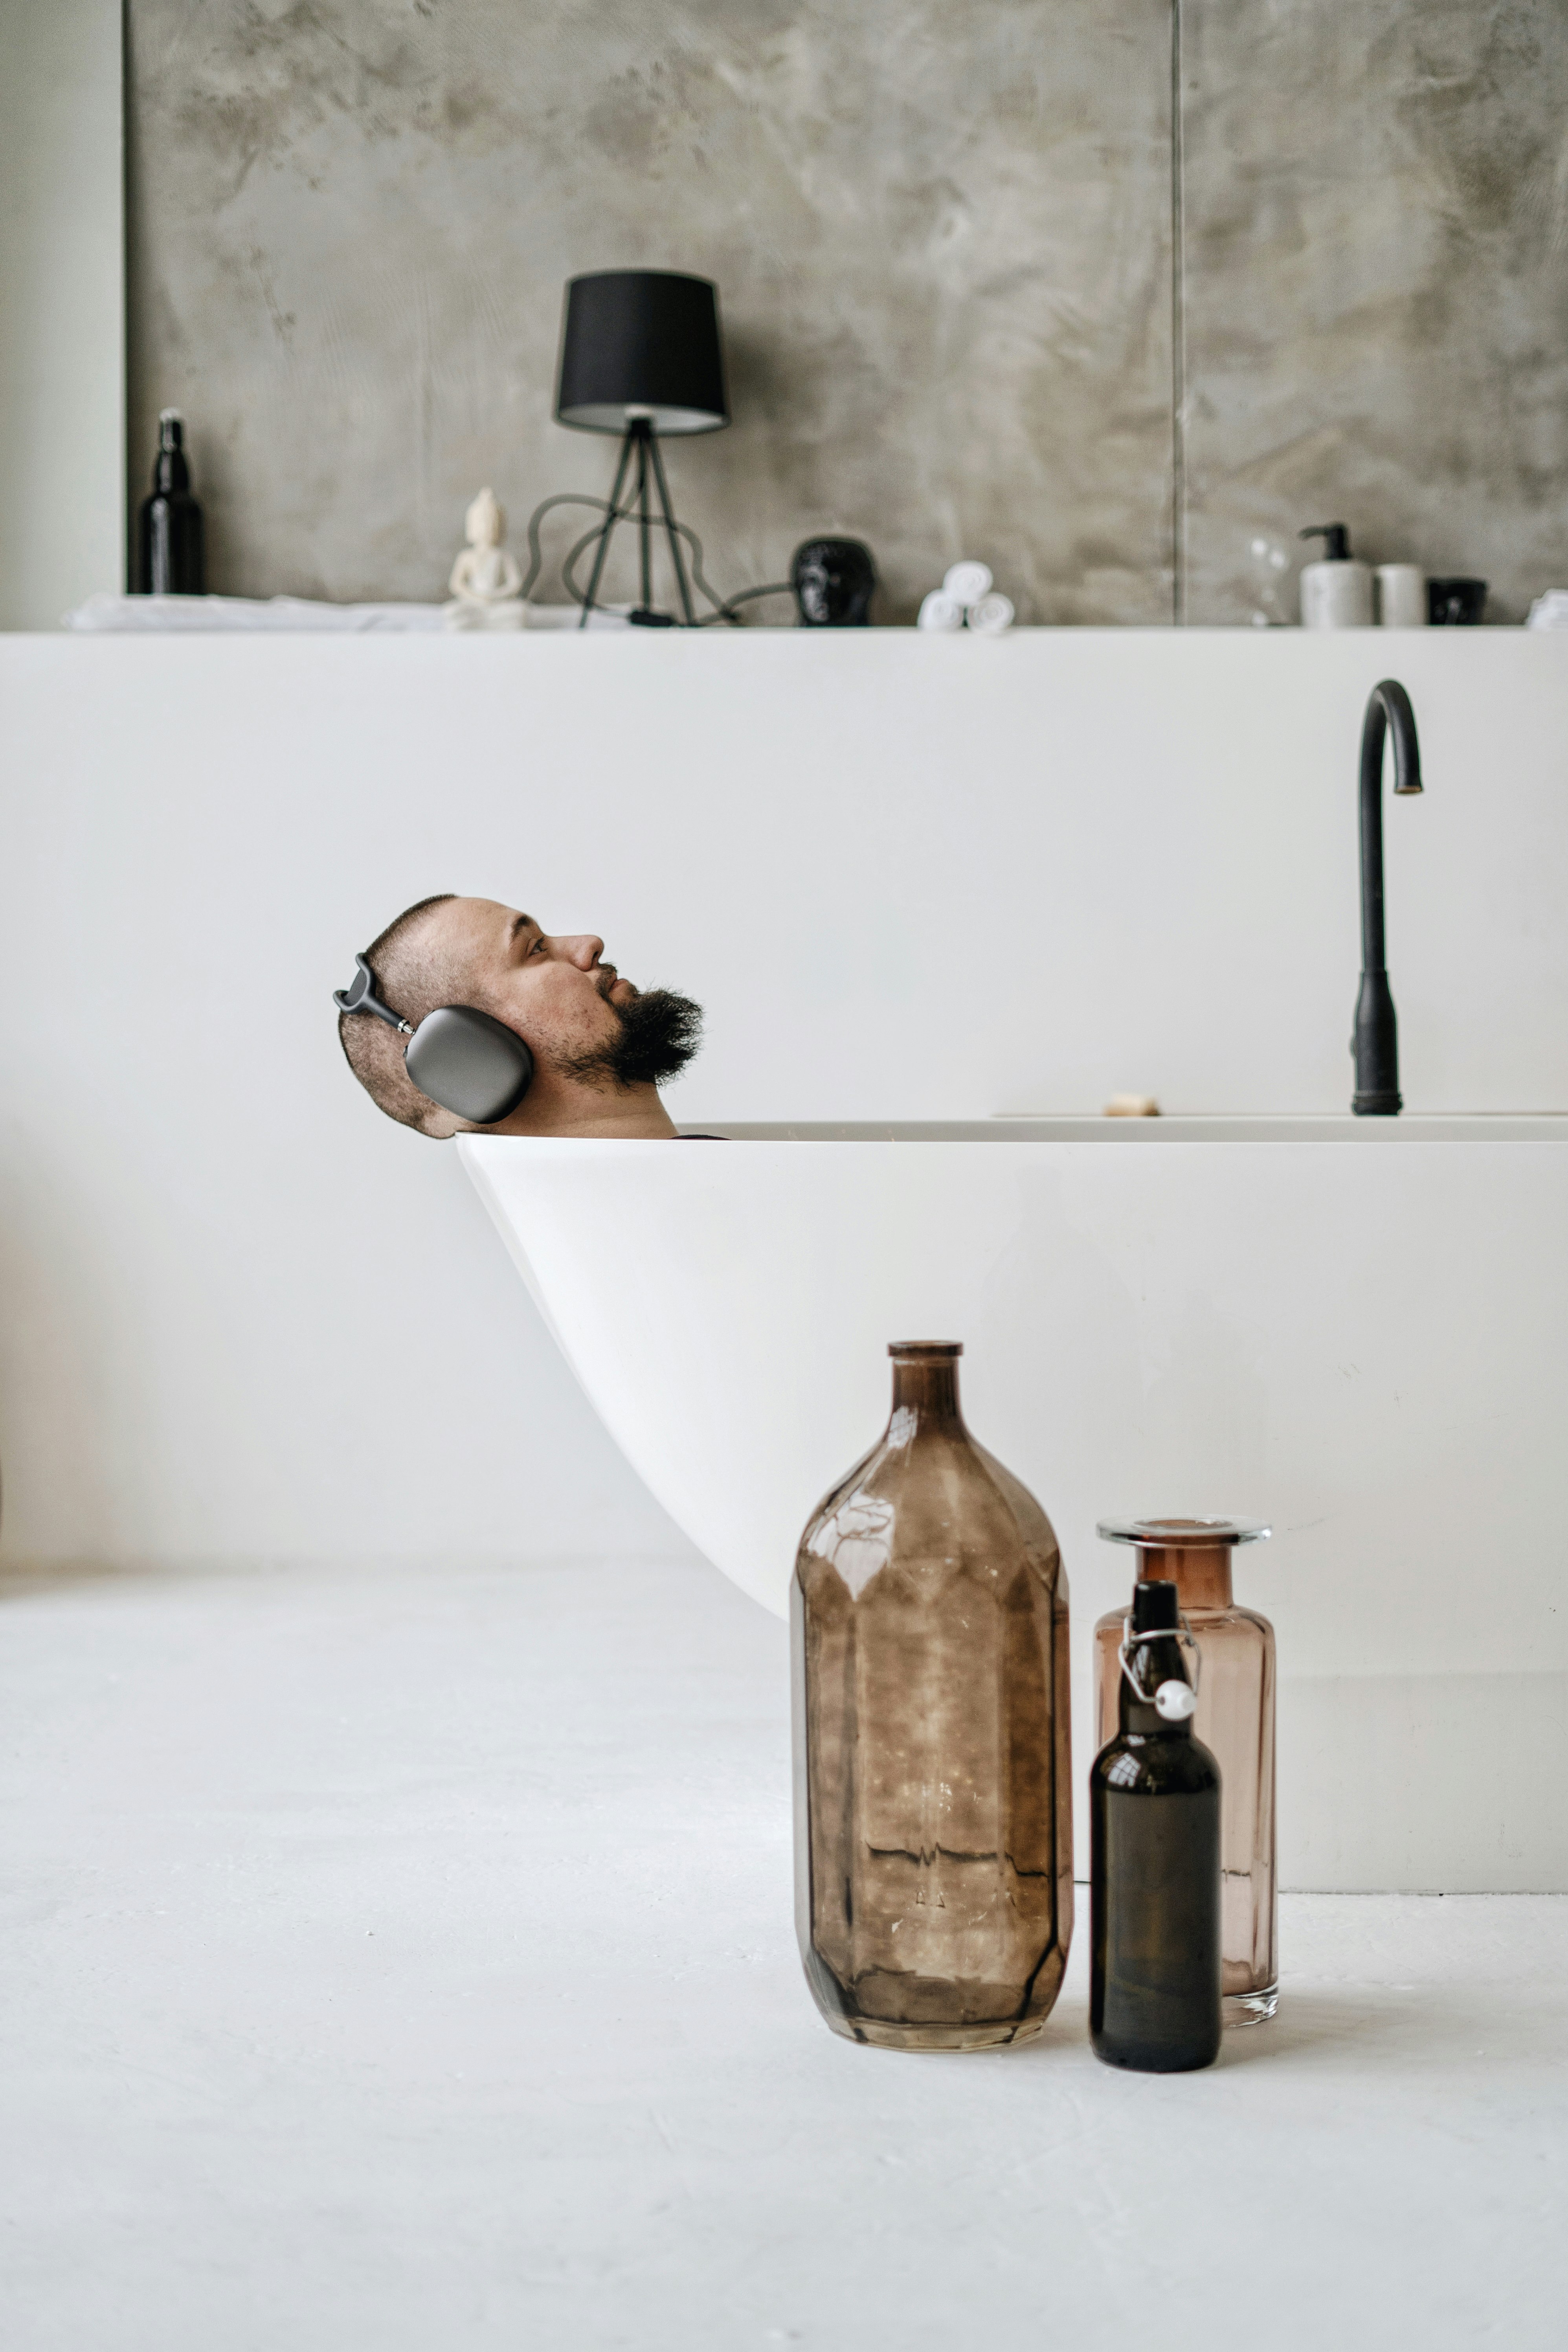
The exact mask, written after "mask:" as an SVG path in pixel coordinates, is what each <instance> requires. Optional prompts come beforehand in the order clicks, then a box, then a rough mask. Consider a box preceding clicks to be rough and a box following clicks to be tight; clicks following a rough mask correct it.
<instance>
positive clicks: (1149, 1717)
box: [1116, 1633, 1192, 1739]
mask: <svg viewBox="0 0 1568 2352" xmlns="http://www.w3.org/2000/svg"><path fill="white" fill-rule="evenodd" d="M1129 1674H1130V1675H1132V1677H1133V1683H1135V1684H1136V1685H1137V1688H1136V1690H1134V1688H1133V1683H1129V1682H1128V1680H1127V1675H1129ZM1191 1680H1192V1676H1191V1675H1189V1673H1188V1672H1187V1665H1186V1659H1185V1658H1184V1656H1183V1655H1182V1647H1181V1643H1179V1642H1178V1641H1177V1640H1176V1636H1175V1634H1174V1633H1145V1635H1143V1636H1142V1638H1141V1639H1140V1640H1138V1641H1136V1642H1134V1643H1133V1645H1132V1647H1131V1648H1130V1649H1129V1650H1128V1652H1127V1666H1126V1672H1125V1673H1124V1672H1122V1671H1121V1669H1120V1668H1118V1670H1117V1676H1116V1722H1117V1727H1118V1728H1119V1729H1120V1730H1122V1731H1128V1732H1132V1733H1133V1734H1134V1737H1136V1738H1144V1739H1188V1738H1191V1736H1192V1726H1191V1724H1190V1722H1187V1723H1167V1722H1166V1719H1165V1717H1164V1716H1163V1715H1162V1714H1161V1713H1160V1711H1159V1709H1158V1707H1156V1706H1155V1692H1156V1691H1157V1690H1158V1688H1159V1686H1160V1685H1161V1684H1162V1683H1167V1682H1182V1683H1186V1682H1190V1681H1191Z"/></svg>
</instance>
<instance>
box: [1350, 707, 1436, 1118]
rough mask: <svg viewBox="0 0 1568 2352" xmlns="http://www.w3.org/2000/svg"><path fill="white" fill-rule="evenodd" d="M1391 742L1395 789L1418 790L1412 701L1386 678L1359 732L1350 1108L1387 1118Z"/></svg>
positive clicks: (1394, 1030)
mask: <svg viewBox="0 0 1568 2352" xmlns="http://www.w3.org/2000/svg"><path fill="white" fill-rule="evenodd" d="M1391 730H1392V733H1393V736H1394V789H1395V791H1396V793H1418V792H1419V791H1420V790H1421V789H1422V786H1421V746H1420V743H1419V742H1418V740H1417V739H1416V714H1415V712H1414V711H1413V710H1412V709H1411V708H1410V697H1409V696H1408V695H1407V694H1406V691H1405V688H1403V687H1402V686H1401V685H1400V683H1399V681H1398V679H1397V678H1393V677H1385V678H1384V679H1382V680H1381V681H1380V683H1379V684H1378V685H1376V686H1375V687H1374V688H1373V689H1372V693H1371V695H1370V696H1369V698H1368V699H1367V705H1366V717H1365V719H1364V721H1363V724H1362V730H1361V992H1360V994H1359V995H1358V997H1357V998H1356V1001H1355V1034H1354V1037H1353V1038H1352V1039H1351V1046H1350V1050H1351V1052H1352V1053H1353V1054H1354V1056H1355V1093H1354V1096H1353V1097H1351V1108H1352V1109H1353V1110H1354V1111H1355V1112H1357V1113H1358V1114H1360V1115H1361V1116H1363V1117H1365V1116H1367V1115H1369V1114H1370V1115H1373V1116H1383V1117H1388V1116H1390V1115H1392V1114H1393V1113H1394V1112H1396V1111H1397V1110H1398V1109H1399V1108H1401V1104H1402V1101H1403V1097H1402V1096H1401V1095H1400V1092H1399V1030H1398V1024H1397V1022H1396V1019H1395V1013H1394V998H1393V995H1392V994H1391V992H1390V991H1389V986H1388V973H1387V971H1386V970H1385V964H1384V953H1385V950H1384V938H1383V746H1384V742H1385V738H1386V737H1387V735H1388V734H1389V732H1390V731H1391Z"/></svg>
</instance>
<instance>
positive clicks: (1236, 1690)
mask: <svg viewBox="0 0 1568 2352" xmlns="http://www.w3.org/2000/svg"><path fill="white" fill-rule="evenodd" d="M1100 1533H1101V1535H1102V1536H1103V1537H1104V1538H1105V1539H1106V1541H1107V1542H1108V1543H1126V1544H1133V1545H1135V1546H1136V1548H1137V1556H1138V1578H1139V1580H1140V1582H1142V1583H1151V1582H1153V1583H1164V1582H1168V1583H1172V1584H1174V1585H1175V1586H1176V1595H1177V1599H1178V1601H1179V1603H1180V1607H1181V1612H1182V1615H1183V1617H1184V1618H1185V1620H1186V1622H1187V1624H1188V1625H1189V1626H1190V1627H1191V1629H1192V1632H1193V1634H1194V1636H1195V1637H1196V1639H1197V1645H1198V1649H1199V1652H1200V1653H1201V1654H1202V1658H1203V1672H1202V1675H1201V1676H1200V1677H1199V1680H1198V1686H1197V1714H1196V1716H1195V1717H1194V1718H1193V1734H1194V1737H1195V1738H1197V1739H1199V1740H1201V1741H1202V1743H1203V1745H1204V1746H1205V1747H1206V1748H1210V1749H1212V1751H1213V1753H1214V1755H1215V1757H1216V1758H1217V1759H1218V1764H1219V1771H1220V1778H1221V1782H1222V1785H1223V1789H1224V1798H1223V1802H1222V1805H1221V1808H1220V1839H1221V1854H1220V1861H1221V1881H1220V1885H1221V1905H1222V1917H1221V1927H1220V1937H1221V1952H1222V1956H1223V1975H1222V1983H1223V1990H1224V1995H1225V2001H1224V2009H1225V2021H1226V2023H1227V2025H1256V2024H1260V2023H1261V2022H1262V2021H1263V2020H1265V2019H1266V2018H1270V2017H1272V2016H1273V2014H1274V2011H1275V2010H1276V2009H1277V2008H1278V2007H1279V2002H1280V1982H1279V1978H1280V1968H1279V1921H1278V1898H1277V1895H1276V1887H1275V1864H1274V1629H1273V1627H1272V1626H1271V1625H1270V1622H1269V1620H1268V1619H1267V1617H1260V1616H1259V1614H1258V1612H1256V1610H1252V1609H1243V1608H1240V1607H1239V1605H1238V1603H1237V1602H1236V1601H1235V1600H1234V1599H1233V1598H1232V1596H1231V1590H1230V1556H1231V1553H1232V1552H1233V1551H1234V1549H1235V1548H1236V1546H1237V1545H1238V1544H1242V1543H1252V1542H1255V1541H1256V1540H1258V1539H1259V1538H1261V1537H1264V1536H1267V1534H1268V1533H1269V1530H1268V1528H1266V1527H1261V1526H1260V1525H1259V1524H1258V1522H1257V1521H1256V1520H1252V1519H1176V1518H1173V1519H1103V1520H1102V1521H1101V1523H1100ZM1125 1622H1126V1612H1125V1610H1122V1609H1116V1610H1113V1611H1112V1612H1111V1614H1110V1615H1109V1616H1107V1617H1102V1618H1101V1620H1100V1622H1099V1623H1098V1624H1097V1625H1096V1626H1095V1628H1094V1686H1095V1728H1096V1734H1097V1738H1098V1739H1099V1741H1100V1742H1101V1744H1102V1745H1103V1743H1104V1742H1105V1741H1106V1740H1108V1739H1110V1738H1113V1737H1114V1735H1115V1731H1116V1724H1117V1708H1118V1703H1119V1696H1120V1692H1121V1688H1122V1676H1121V1669H1120V1667H1119V1665H1118V1663H1117V1653H1118V1650H1119V1648H1120V1644H1121V1641H1122V1633H1123V1628H1124V1624H1125Z"/></svg>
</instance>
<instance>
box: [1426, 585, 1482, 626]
mask: <svg viewBox="0 0 1568 2352" xmlns="http://www.w3.org/2000/svg"><path fill="white" fill-rule="evenodd" d="M1486 603H1487V583H1486V582H1485V581H1484V580H1428V581H1427V620H1428V621H1429V622H1430V623H1431V625H1432V626H1433V628H1435V629H1475V628H1479V626H1480V618H1481V614H1483V613H1484V612H1485V610H1486Z"/></svg>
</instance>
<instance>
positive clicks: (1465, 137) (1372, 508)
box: [130, 0, 1568, 623]
mask: <svg viewBox="0 0 1568 2352" xmlns="http://www.w3.org/2000/svg"><path fill="white" fill-rule="evenodd" d="M130 23H131V139H132V147H131V194H132V205H131V324H132V337H131V446H132V449H133V451H134V452H135V453H136V455H135V463H136V467H137V470H138V471H140V469H141V466H142V465H143V463H144V462H145V461H146V458H147V455H148V452H149V451H150V449H151V445H152V425H153V420H154V418H155V415H156V412H157V410H158V408H159V407H160V406H161V405H162V404H165V403H171V402H172V403H175V404H181V405H183V406H184V407H185V408H186V409H187V410H188V412H189V413H190V416H191V419H192V425H193V445H194V450H195V456H196V460H197V466H198V470H199V476H200V483H201V487H202V488H203V489H204V493H205V496H206V499H207V503H208V509H209V516H210V522H211V527H212V548H213V574H214V585H215V586H217V587H220V588H224V589H228V590H232V591H236V592H242V593H273V592H277V591H283V590H287V591H293V592H296V593H308V594H311V593H313V594H318V595H329V596H338V597H344V596H357V595H394V596H412V597H428V596H432V595H434V594H436V593H440V591H441V587H442V583H443V581H444V574H445V572H446V570H447V568H448V566H449V564H450V562H451V559H452V555H453V553H454V551H455V547H456V545H457V544H458V541H459V539H460V528H459V526H460V519H461V515H462V510H463V507H464V505H465V501H466V499H467V498H468V497H469V496H470V495H471V493H472V492H473V490H474V489H475V488H477V486H478V485H479V483H480V482H482V481H486V480H488V481H490V482H492V483H493V484H494V486H495V488H497V492H498V493H499V494H500V496H501V497H502V499H504V500H505V501H506V503H507V505H508V507H509V508H510V509H511V512H512V515H513V518H514V526H515V529H516V530H517V532H518V533H519V535H520V527H521V523H522V520H523V518H524V517H525V516H526V514H527V512H528V509H529V508H530V507H531V506H532V505H533V504H534V502H535V501H536V500H537V499H539V498H541V497H543V496H545V495H546V494H548V493H549V492H551V491H555V490H560V489H569V488H580V489H585V490H590V491H594V490H597V491H601V492H602V490H603V489H604V488H606V487H607V484H608V477H609V463H610V450H609V446H608V445H606V444H605V443H603V442H601V441H597V440H593V439H590V438H588V437H586V436H578V435H573V434H569V433H566V432H563V431H562V430H561V429H560V428H559V427H557V426H556V425H554V424H553V423H552V421H551V419H550V413H549V412H550V394H551V384H552V375H553V369H554V362H555V350H556V337H557V331H558V322H559V305H560V289H561V284H562V281H563V280H564V279H565V278H567V277H568V276H569V275H570V274H572V273H573V272H576V271H579V270H583V269H592V268H606V267H613V266H618V265H619V266H635V265H645V266H664V267H674V268H688V269H693V270H696V271H699V272H702V273H704V274H706V275H710V276H712V277H714V278H716V280H717V281H718V283H719V285H720V288H721V289H722V294H723V299H724V307H725V318H726V325H727V336H728V343H729V352H730V361H731V369H732V376H733V396H734V405H735V411H736V416H737V423H736V425H735V426H734V428H733V429H732V430H731V431H730V432H729V433H727V434H725V435H723V436H717V437H716V438H715V439H713V440H711V441H706V442H702V443H699V444H696V445H695V446H686V447H685V448H682V449H678V450H676V451H675V452H674V454H673V458H672V474H673V477H674V488H675V490H676V494H677V497H678V499H679V502H680V504H681V506H682V508H683V509H684V511H685V513H686V515H687V517H688V518H689V520H691V521H693V522H694V523H695V525H696V527H697V528H698V530H700V531H701V532H702V534H703V536H704V538H705V539H706V541H707V544H708V548H709V553H710V558H711V562H710V571H711V573H712V576H713V577H714V579H715V581H716V583H717V584H718V585H719V586H720V587H721V588H722V589H724V590H726V591H732V590H734V589H736V588H737V587H739V586H741V585H742V584H745V583H754V582H758V581H762V580H768V579H776V578H778V577H779V573H780V572H781V570H783V569H784V568H786V566H787V563H788V558H789V552H790V551H791V549H792V547H793V546H794V545H795V543H796V542H797V541H799V540H800V538H801V537H803V536H804V535H806V534H807V533H808V532H811V531H816V530H826V529H841V530H849V531H853V532H856V533H860V534H863V535H864V536H865V537H866V538H868V539H869V540H870V541H871V542H872V544H873V547H874V548H875V549H876V551H877V553H878V555H879V557H880V559H881V562H882V565H883V573H884V577H885V579H886V582H887V593H886V596H885V598H884V602H883V617H884V618H907V617H908V616H909V614H911V612H912V611H913V609H914V606H915V602H916V601H917V599H918V596H919V594H920V593H921V592H922V590H923V589H924V588H925V587H926V586H928V585H929V584H930V583H932V581H933V580H934V578H936V576H937V575H938V574H939V573H940V572H941V571H942V569H943V567H944V565H945V564H946V562H948V561H950V560H951V559H952V558H953V557H954V556H956V555H957V554H959V553H978V554H982V555H984V556H985V557H987V559H988V561H990V562H992V564H993V565H994V567H995V569H996V571H997V572H998V577H999V579H1000V581H1001V583H1002V584H1004V585H1005V586H1006V587H1007V588H1008V589H1009V592H1010V593H1012V594H1013V595H1014V597H1015V599H1016V600H1017V602H1018V604H1019V608H1020V611H1021V613H1022V614H1024V616H1025V617H1026V618H1035V619H1040V620H1045V621H1050V622H1131V623H1138V622H1143V623H1147V622H1159V621H1165V620H1168V619H1170V618H1172V617H1173V616H1175V617H1182V618H1189V619H1192V620H1196V621H1226V622H1229V621H1240V622H1245V621H1247V620H1249V619H1250V618H1252V617H1254V616H1255V615H1261V616H1262V617H1264V618H1266V619H1277V618H1292V617H1293V616H1294V612H1295V601H1294V579H1293V573H1294V568H1295V565H1296V563H1297V562H1298V561H1299V557H1300V550H1299V549H1298V547H1297V544H1296V541H1295V540H1294V537H1293V534H1294V531H1295V530H1296V528H1297V526H1298V525H1300V524H1301V523H1308V522H1315V521H1320V520H1330V519H1339V518H1343V519H1344V520H1347V521H1349V522H1350V523H1351V524H1352V525H1353V526H1354V527H1356V528H1357V530H1358V532H1359V536H1360V539H1361V541H1362V544H1363V546H1364V551H1365V552H1367V553H1368V554H1369V555H1371V556H1373V557H1374V558H1376V559H1391V558H1408V559H1413V560H1415V561H1416V562H1425V563H1426V564H1427V566H1428V567H1429V568H1431V569H1434V570H1444V569H1448V570H1454V569H1458V570H1479V571H1480V572H1485V573H1486V574H1487V575H1488V576H1489V577H1490V579H1491V581H1492V582H1493V585H1494V606H1493V612H1494V617H1498V618H1509V619H1518V618H1520V617H1521V615H1522V613H1523V611H1524V609H1525V607H1526V605H1527V604H1528V603H1529V601H1530V599H1531V596H1532V595H1533V594H1534V593H1537V592H1538V591H1539V590H1540V589H1541V588H1542V587H1544V586H1547V585H1549V584H1552V583H1554V582H1555V583H1564V582H1568V399H1565V398H1564V396H1563V395H1564V392H1565V390H1568V383H1565V381H1564V379H1565V375H1568V268H1564V266H1563V265H1564V261H1565V259H1568V243H1565V237H1568V145H1565V144H1564V134H1563V117H1564V110H1565V108H1568V14H1565V12H1564V11H1563V7H1562V5H1561V0H1490V5H1477V0H1311V5H1301V0H1291V5H1282V0H1179V7H1178V9H1177V10H1176V11H1175V12H1173V8H1172V5H1171V0H986V5H983V6H973V5H971V6H967V7H963V8H955V7H954V6H953V5H951V0H726V5H723V6H718V5H713V0H635V5H633V0H595V5H593V6H592V7H591V8H589V7H583V6H580V5H579V6H570V5H560V0H335V5H332V6H331V7H329V8H319V7H315V6H309V5H299V0H209V5H204V6H203V7H201V8H193V7H191V6H190V5H188V0H131V8H130ZM1173 91H1175V92H1178V93H1179V103H1177V104H1176V105H1175V106H1174V107H1173ZM1173 165H1174V166H1176V168H1175V169H1174V170H1173ZM628 585H629V582H623V583H622V586H623V587H625V586H628ZM768 611H769V614H770V616H771V615H773V614H777V615H778V616H779V617H780V618H782V617H786V615H787V608H786V607H782V606H776V607H770V608H768Z"/></svg>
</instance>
